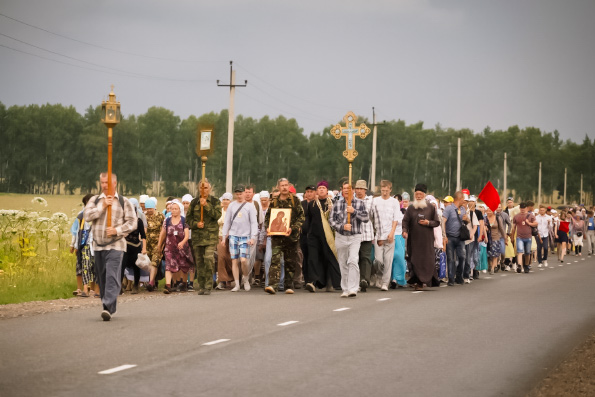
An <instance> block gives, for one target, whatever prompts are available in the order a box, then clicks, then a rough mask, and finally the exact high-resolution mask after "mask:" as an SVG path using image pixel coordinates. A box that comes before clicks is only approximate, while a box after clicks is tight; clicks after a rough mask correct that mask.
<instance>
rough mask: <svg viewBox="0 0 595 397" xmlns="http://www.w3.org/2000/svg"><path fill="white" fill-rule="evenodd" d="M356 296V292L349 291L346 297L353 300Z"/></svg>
mask: <svg viewBox="0 0 595 397" xmlns="http://www.w3.org/2000/svg"><path fill="white" fill-rule="evenodd" d="M356 296H357V292H356V291H351V292H350V293H349V295H348V296H347V297H348V298H355V297H356Z"/></svg>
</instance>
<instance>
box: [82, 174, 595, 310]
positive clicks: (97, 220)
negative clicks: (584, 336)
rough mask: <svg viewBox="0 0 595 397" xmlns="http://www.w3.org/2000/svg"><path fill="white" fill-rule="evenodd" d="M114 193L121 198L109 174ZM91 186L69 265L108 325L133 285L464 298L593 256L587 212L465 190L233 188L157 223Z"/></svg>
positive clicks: (150, 206)
mask: <svg viewBox="0 0 595 397" xmlns="http://www.w3.org/2000/svg"><path fill="white" fill-rule="evenodd" d="M112 183H113V187H112V188H113V191H117V189H116V187H117V177H116V175H115V174H112ZM100 185H101V190H102V192H101V194H99V195H93V196H92V195H90V194H89V195H86V196H85V197H84V198H83V204H84V206H85V207H84V209H83V210H82V211H81V212H80V213H79V215H78V216H77V218H76V219H75V221H74V224H73V225H72V228H71V232H72V235H73V237H72V243H71V252H76V255H77V266H76V276H77V283H78V288H77V290H76V291H74V294H75V295H77V296H79V297H91V296H95V297H98V298H101V302H102V304H103V311H102V312H101V318H102V319H103V320H104V321H109V320H110V319H111V318H112V317H113V316H114V314H115V313H116V308H117V307H116V306H117V298H118V296H119V295H120V294H122V293H124V292H126V291H129V292H130V293H131V294H137V293H139V291H140V290H141V284H142V286H143V287H144V288H145V289H146V291H148V292H153V291H157V290H159V282H160V281H163V286H162V288H161V290H162V291H163V293H165V294H170V293H173V292H187V291H196V292H197V294H198V295H201V296H206V295H210V294H211V293H212V290H213V289H216V290H220V291H227V290H230V291H231V292H239V291H241V290H242V289H243V290H244V291H250V290H251V289H252V288H253V287H255V288H262V289H264V291H265V292H266V293H268V294H271V295H275V294H277V293H280V292H284V293H285V294H293V293H294V290H295V289H302V288H303V289H305V290H307V291H309V292H311V293H315V292H317V291H320V290H325V291H327V292H333V291H340V292H341V295H340V296H341V297H342V298H356V297H357V296H358V294H360V293H365V292H366V291H367V290H368V289H369V288H378V289H379V290H380V291H388V290H389V289H398V288H405V287H407V286H409V287H411V288H414V289H415V290H416V291H423V290H425V289H426V288H431V287H436V286H439V285H440V284H441V283H446V284H447V286H453V287H454V286H456V285H464V284H469V283H471V282H472V281H473V280H476V279H478V278H479V277H480V274H481V273H487V272H489V273H490V274H494V273H496V272H498V271H506V272H510V271H511V272H516V273H523V274H525V273H529V272H530V269H531V267H532V266H534V264H535V263H537V266H538V267H547V266H549V264H548V255H557V259H558V261H559V262H564V260H565V256H566V255H567V253H568V254H570V255H572V254H574V255H577V256H581V255H583V253H584V254H585V255H593V254H594V253H595V222H594V218H593V213H594V208H593V207H590V208H585V206H584V205H582V204H581V205H578V206H574V207H564V208H563V209H561V210H559V211H557V210H556V209H553V208H552V207H546V206H544V205H539V207H538V208H535V204H534V203H533V202H532V201H524V202H521V203H519V204H517V203H515V201H514V199H513V197H508V199H507V201H506V208H504V209H502V206H501V205H500V204H497V207H496V205H494V204H491V205H490V206H491V208H490V206H488V205H487V203H486V204H478V203H477V201H478V198H477V197H475V196H474V195H471V194H470V192H469V191H468V190H466V189H464V190H462V191H457V192H456V193H455V194H454V195H453V196H452V197H451V196H447V197H445V198H444V199H440V198H436V197H434V196H432V195H429V194H427V190H428V189H427V186H426V185H424V184H423V183H419V184H417V185H416V186H415V189H414V192H413V200H411V196H410V195H409V193H407V192H403V193H401V194H394V193H393V191H392V183H391V182H390V181H388V180H382V181H381V182H380V191H379V194H377V195H370V194H369V191H368V186H367V183H366V181H364V180H358V181H357V182H356V183H355V186H354V189H353V190H352V188H351V185H350V184H349V183H347V182H346V183H343V184H342V185H341V186H340V190H338V191H331V190H329V184H328V182H326V181H320V182H318V184H316V185H309V186H307V187H306V188H305V191H304V193H303V194H297V193H296V189H295V187H294V186H293V185H292V184H291V183H290V181H288V180H287V179H286V178H281V179H279V180H278V182H277V185H276V186H275V187H274V188H273V189H272V191H271V192H270V193H269V192H268V191H261V192H260V193H259V194H255V187H254V186H253V185H246V186H244V185H237V186H236V187H235V188H234V189H233V190H234V191H233V194H232V193H231V192H227V193H225V194H223V195H222V196H221V197H220V198H216V197H215V196H213V195H212V187H211V185H210V184H209V183H208V181H205V182H204V183H202V187H201V195H200V196H199V197H196V198H193V197H192V196H191V195H189V194H186V195H184V196H183V197H182V198H181V200H178V199H177V198H175V197H170V198H168V200H167V202H166V203H165V209H164V210H163V211H162V212H161V211H159V210H158V207H157V204H158V203H157V200H156V199H155V198H154V197H149V196H147V195H142V196H140V198H139V199H138V200H137V199H135V198H130V199H129V198H125V197H122V196H120V195H118V194H117V193H115V195H114V196H111V195H109V194H108V193H109V189H108V175H107V173H102V174H101V175H100ZM480 197H481V195H480ZM108 206H111V217H112V218H111V226H110V227H108V226H107V224H108V223H107V214H108V211H107V208H108ZM583 246H585V250H584V252H583ZM195 283H196V284H195Z"/></svg>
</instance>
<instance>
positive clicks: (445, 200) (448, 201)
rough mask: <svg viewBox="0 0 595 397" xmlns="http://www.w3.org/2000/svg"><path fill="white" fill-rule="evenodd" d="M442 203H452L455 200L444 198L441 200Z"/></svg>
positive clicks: (448, 197)
mask: <svg viewBox="0 0 595 397" xmlns="http://www.w3.org/2000/svg"><path fill="white" fill-rule="evenodd" d="M442 201H444V202H445V203H452V202H454V201H455V200H454V199H453V198H452V196H446V197H444V200H442Z"/></svg>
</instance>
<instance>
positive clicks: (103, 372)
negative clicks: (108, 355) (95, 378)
mask: <svg viewBox="0 0 595 397" xmlns="http://www.w3.org/2000/svg"><path fill="white" fill-rule="evenodd" d="M134 367H136V364H124V365H120V366H119V367H116V368H112V369H106V370H105V371H101V372H98V374H100V375H109V374H113V373H114V372H120V371H124V370H125V369H130V368H134Z"/></svg>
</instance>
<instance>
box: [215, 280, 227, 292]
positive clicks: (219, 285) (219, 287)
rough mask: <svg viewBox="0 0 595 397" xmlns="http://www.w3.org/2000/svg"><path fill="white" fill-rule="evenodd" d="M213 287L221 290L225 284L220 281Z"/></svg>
mask: <svg viewBox="0 0 595 397" xmlns="http://www.w3.org/2000/svg"><path fill="white" fill-rule="evenodd" d="M215 289H218V290H221V291H223V290H224V289H225V284H223V283H222V282H221V283H219V284H217V286H216V287H215Z"/></svg>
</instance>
